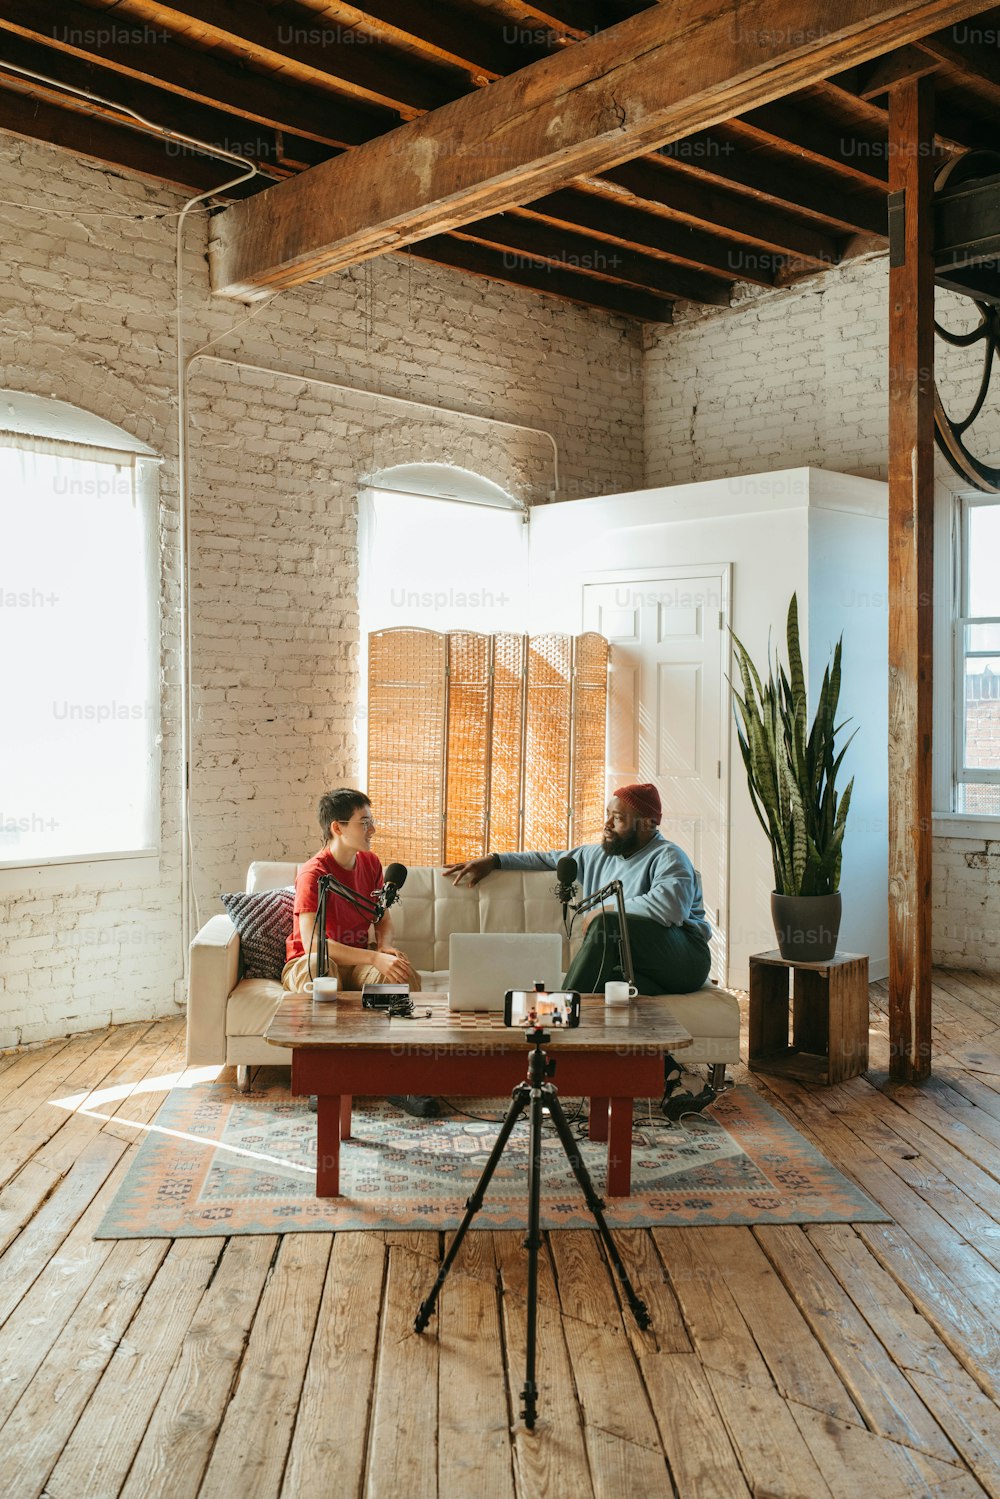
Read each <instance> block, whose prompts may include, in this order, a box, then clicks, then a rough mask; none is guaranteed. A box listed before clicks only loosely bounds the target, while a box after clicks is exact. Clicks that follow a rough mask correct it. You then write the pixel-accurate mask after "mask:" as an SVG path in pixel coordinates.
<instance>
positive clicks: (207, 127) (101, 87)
mask: <svg viewBox="0 0 1000 1499" xmlns="http://www.w3.org/2000/svg"><path fill="white" fill-rule="evenodd" d="M17 67H21V68H26V69H28V70H29V71H30V72H32V73H35V74H39V75H44V76H45V77H48V78H51V79H52V80H53V83H54V84H62V85H63V86H64V87H65V88H71V87H72V86H74V85H75V86H76V87H78V88H83V89H86V90H87V91H88V92H89V93H92V94H97V95H100V96H101V97H103V98H105V99H107V100H108V101H109V104H108V105H102V104H98V103H96V102H92V101H84V100H81V99H79V98H78V97H76V96H74V95H73V94H72V93H66V92H63V91H62V90H61V89H59V88H56V87H49V86H47V85H45V84H42V83H39V82H34V81H32V80H30V79H28V78H26V77H25V76H24V74H19V73H17V72H15V71H13V69H15V68H17ZM0 76H2V77H3V78H4V82H5V84H7V86H9V87H13V88H16V89H18V90H19V91H20V92H22V93H26V94H31V95H34V96H36V97H39V98H45V99H47V100H48V101H49V102H50V103H52V104H60V105H61V106H62V107H63V108H65V109H69V110H76V111H78V112H80V113H83V114H89V115H92V116H95V117H97V118H104V119H107V120H108V121H109V122H110V123H111V124H115V125H118V126H119V127H122V128H124V129H134V130H141V129H142V127H141V126H140V125H139V124H138V123H137V122H136V121H134V120H132V119H130V118H128V116H127V115H123V113H122V112H123V111H127V110H134V111H135V113H137V114H140V115H143V116H144V117H145V118H146V119H147V120H149V121H151V122H152V123H153V124H154V125H156V124H161V123H162V122H166V121H169V126H168V125H166V124H165V123H163V128H162V129H158V130H155V132H153V133H154V134H155V136H156V137H157V138H159V139H162V140H168V139H170V137H171V134H172V132H176V133H177V134H180V135H187V136H193V137H194V138H195V139H196V140H201V141H207V142H209V143H210V144H213V145H216V146H218V147H219V148H220V149H221V150H224V151H232V152H235V153H236V154H237V155H239V156H245V157H247V158H248V159H249V160H251V161H254V162H256V163H258V164H259V165H265V164H267V165H269V166H275V167H281V166H287V165H290V163H289V162H288V159H287V157H286V156H285V148H286V145H287V146H288V147H290V148H291V150H292V151H293V152H294V151H295V149H296V148H298V149H300V150H301V149H302V146H303V144H304V143H302V142H298V141H296V140H295V139H294V138H293V139H291V140H289V139H288V138H287V137H283V136H282V135H281V132H279V131H276V130H273V129H271V128H270V127H268V126H266V125H260V124H257V123H254V122H252V121H249V120H246V119H244V118H243V117H242V116H239V115H232V114H228V113H226V111H225V110H221V109H212V108H210V107H209V106H208V105H205V104H198V103H195V102H194V101H193V100H190V99H184V98H181V97H179V96H178V95H177V94H168V93H165V92H164V91H163V90H161V89H158V88H154V87H153V86H152V85H151V84H148V83H141V82H139V80H138V79H135V78H130V77H128V76H126V75H125V74H124V73H109V72H107V71H106V70H104V69H102V68H98V67H96V66H95V65H94V64H93V63H86V62H82V61H81V60H80V59H79V58H76V57H69V56H68V55H67V54H66V53H65V52H54V51H52V50H51V49H50V48H48V47H41V46H37V45H36V44H35V43H33V42H25V41H23V40H22V38H21V37H18V36H13V35H7V36H5V37H2V38H0ZM146 133H147V134H148V133H149V132H148V131H147V132H146ZM311 144H312V143H311V142H310V145H311ZM314 149H320V148H318V147H317V148H314ZM170 150H171V153H172V154H174V155H189V154H192V153H193V154H195V155H198V156H199V157H200V159H201V160H205V159H206V157H205V155H204V154H203V153H201V152H194V151H193V148H192V147H188V146H181V145H180V143H178V142H174V143H173V144H172V145H171V147H170ZM317 159H318V158H317ZM313 164H314V162H311V163H310V165H313ZM230 175H232V173H230ZM278 175H279V176H287V175H288V172H287V171H281V172H279V173H278Z"/></svg>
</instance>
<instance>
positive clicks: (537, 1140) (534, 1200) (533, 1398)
mask: <svg viewBox="0 0 1000 1499" xmlns="http://www.w3.org/2000/svg"><path fill="white" fill-rule="evenodd" d="M542 1097H543V1089H542V1088H541V1087H540V1086H534V1087H532V1088H531V1113H530V1115H529V1122H530V1133H529V1145H528V1232H527V1234H526V1236H525V1240H524V1247H525V1248H526V1249H527V1251H528V1314H527V1337H526V1347H525V1363H524V1388H523V1389H522V1391H521V1399H522V1401H523V1402H524V1403H523V1406H522V1409H521V1415H522V1417H523V1419H524V1424H525V1426H526V1427H527V1428H528V1430H529V1431H533V1430H534V1426H535V1416H536V1413H537V1410H538V1383H537V1381H536V1379H535V1351H536V1342H537V1330H538V1251H539V1249H540V1248H541V1245H542V1226H541V1225H542V1211H541V1186H542V1162H541V1150H542Z"/></svg>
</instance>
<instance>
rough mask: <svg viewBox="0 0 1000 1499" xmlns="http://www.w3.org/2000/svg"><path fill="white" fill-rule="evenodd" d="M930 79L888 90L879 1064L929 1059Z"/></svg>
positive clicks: (902, 1069) (897, 1072)
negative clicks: (885, 1011)
mask: <svg viewBox="0 0 1000 1499" xmlns="http://www.w3.org/2000/svg"><path fill="white" fill-rule="evenodd" d="M933 87H934V85H933V81H932V80H931V79H929V78H919V79H909V80H907V82H905V83H902V84H899V85H898V86H896V87H895V88H893V90H892V92H891V94H890V96H889V124H890V144H891V146H892V151H891V153H890V180H889V186H890V189H891V192H892V193H893V194H899V195H901V204H902V211H903V231H902V235H901V238H900V243H899V244H898V245H897V244H896V243H895V241H893V242H892V243H891V244H890V259H889V1033H890V1043H891V1044H890V1061H889V1071H890V1076H891V1077H893V1078H895V1079H896V1080H898V1081H900V1082H913V1081H915V1080H918V1079H920V1078H924V1077H926V1076H927V1075H928V1073H929V1072H930V1066H931V848H932V836H931V816H932V802H931V749H932V739H933V731H932V718H931V711H932V701H931V699H932V686H933V678H932V648H933V629H932V626H933V618H934V615H933V593H934V577H933V560H934V552H933V546H934V256H933V223H934V220H933V212H932V209H933V161H932V158H931V152H930V149H929V148H930V144H931V143H932V142H933V140H934V119H933V111H934V95H933Z"/></svg>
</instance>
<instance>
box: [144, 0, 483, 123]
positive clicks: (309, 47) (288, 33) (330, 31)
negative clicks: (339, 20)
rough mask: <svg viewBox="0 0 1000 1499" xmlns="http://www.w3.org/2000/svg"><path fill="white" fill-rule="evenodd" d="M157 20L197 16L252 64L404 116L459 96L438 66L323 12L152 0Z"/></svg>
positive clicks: (248, 2)
mask: <svg viewBox="0 0 1000 1499" xmlns="http://www.w3.org/2000/svg"><path fill="white" fill-rule="evenodd" d="M154 13H155V15H156V19H157V24H162V25H164V26H166V27H168V28H171V27H172V28H175V29H176V28H178V27H181V28H183V25H184V23H185V22H188V23H189V22H191V21H196V22H197V23H198V26H199V28H201V29H202V30H203V32H204V34H205V35H206V36H208V37H209V38H210V39H211V40H212V41H215V42H225V43H228V44H230V45H235V46H238V47H239V48H240V50H241V51H242V52H243V53H244V54H245V55H246V57H247V58H248V59H250V60H252V61H253V62H255V63H265V64H267V65H268V66H269V67H274V68H288V67H289V64H291V65H292V67H291V69H290V71H291V72H292V73H293V74H294V76H295V77H297V78H298V79H299V80H300V81H302V82H311V83H313V84H317V85H319V86H320V87H321V88H333V89H336V90H337V91H338V92H340V93H344V94H347V95H349V96H351V97H352V98H356V99H361V100H364V101H367V102H368V103H370V104H377V105H381V106H383V107H384V108H389V109H394V110H396V111H397V112H398V113H399V114H400V115H402V117H403V118H404V119H406V118H411V119H412V118H414V117H415V116H417V115H419V114H422V113H423V112H424V111H425V110H431V109H436V108H437V107H438V106H439V105H441V104H444V103H446V102H447V101H448V100H449V99H455V98H458V97H460V96H461V95H462V94H463V93H464V92H465V91H466V90H465V86H464V85H462V84H457V83H456V81H455V80H451V81H449V79H448V78H447V77H445V76H443V75H442V74H441V72H440V70H439V69H433V70H431V71H426V70H424V69H419V68H414V67H412V66H411V65H410V64H409V63H408V62H407V61H406V59H405V58H402V57H400V56H398V55H396V54H393V52H392V50H391V48H388V47H383V46H378V45H367V46H366V45H364V44H359V43H358V42H357V40H356V39H352V38H351V37H350V35H347V36H344V35H341V34H340V32H339V30H338V28H337V27H335V26H330V25H328V26H327V27H326V29H325V32H324V28H323V17H322V16H320V15H316V16H311V15H308V14H305V13H303V14H300V17H299V18H298V19H296V18H294V17H293V18H290V17H289V14H288V12H286V11H284V10H277V9H273V8H270V9H269V8H268V7H267V6H266V5H262V4H260V3H259V0H183V6H176V7H175V6H171V5H167V4H162V3H160V0H156V4H155V10H154Z"/></svg>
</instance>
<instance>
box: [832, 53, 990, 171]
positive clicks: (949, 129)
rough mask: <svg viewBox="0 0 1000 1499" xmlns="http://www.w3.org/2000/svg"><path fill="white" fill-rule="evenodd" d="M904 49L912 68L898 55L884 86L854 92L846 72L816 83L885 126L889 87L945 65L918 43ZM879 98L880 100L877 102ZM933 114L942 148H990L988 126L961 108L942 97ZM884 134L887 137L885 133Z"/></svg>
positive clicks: (924, 75) (833, 98) (925, 74)
mask: <svg viewBox="0 0 1000 1499" xmlns="http://www.w3.org/2000/svg"><path fill="white" fill-rule="evenodd" d="M906 50H907V53H908V54H909V55H911V56H912V57H913V59H914V61H913V63H912V70H911V71H907V70H906V67H905V66H904V60H903V59H902V58H900V59H899V77H898V78H893V77H892V73H893V72H894V69H890V68H887V69H886V73H885V75H884V76H885V78H886V79H887V80H889V81H887V82H886V83H885V86H884V87H875V86H874V85H873V86H872V87H871V89H870V90H869V89H867V88H866V91H865V93H863V94H859V93H855V92H854V88H853V87H852V86H851V82H849V81H848V77H849V75H841V76H839V77H838V78H836V79H833V78H828V79H827V80H826V81H825V82H824V83H822V84H820V85H819V87H820V88H821V89H822V90H823V92H824V93H825V94H827V95H829V97H830V99H831V100H834V101H836V100H837V99H838V98H839V99H842V100H847V101H849V103H850V107H851V108H852V109H854V110H857V109H859V108H863V109H864V111H865V113H866V114H867V115H868V117H869V118H870V119H871V120H872V121H873V122H877V123H878V124H879V125H880V126H881V125H883V124H884V125H885V127H886V130H888V120H889V99H888V91H889V90H890V89H892V88H895V87H897V86H898V85H899V84H901V83H905V82H907V81H908V80H912V79H916V78H928V77H932V76H936V75H938V74H939V73H940V71H941V69H942V68H943V67H944V64H943V63H942V62H940V61H939V60H938V59H937V58H933V57H931V55H930V53H921V50H920V48H919V47H909V48H907V49H906ZM921 56H922V57H923V59H924V63H925V64H926V66H924V67H921V66H920V65H919V63H918V62H917V61H916V59H917V58H919V57H921ZM856 71H857V70H856ZM862 76H863V75H862ZM852 81H853V80H852ZM880 81H881V80H880V79H876V80H875V83H878V82H880ZM878 100H881V101H882V102H876V101H878ZM935 116H936V125H935V141H936V144H937V145H938V146H939V147H940V149H941V150H942V151H953V150H962V151H965V150H970V149H971V150H976V149H980V148H987V147H989V148H993V138H992V136H991V134H990V130H989V127H988V126H987V125H986V123H985V122H984V121H983V120H980V119H976V118H975V117H974V116H973V115H969V114H966V113H965V111H964V110H960V109H956V108H954V106H952V105H949V103H948V102H947V101H946V100H944V99H941V100H940V101H938V102H936V104H935ZM886 138H887V139H888V136H887V137H886Z"/></svg>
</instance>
